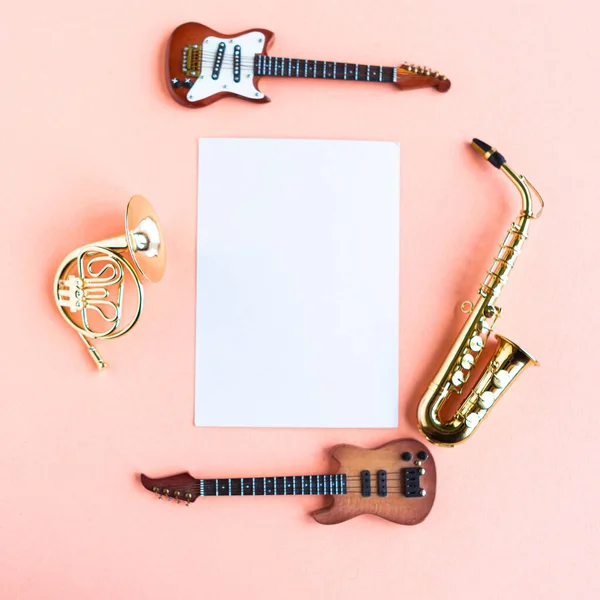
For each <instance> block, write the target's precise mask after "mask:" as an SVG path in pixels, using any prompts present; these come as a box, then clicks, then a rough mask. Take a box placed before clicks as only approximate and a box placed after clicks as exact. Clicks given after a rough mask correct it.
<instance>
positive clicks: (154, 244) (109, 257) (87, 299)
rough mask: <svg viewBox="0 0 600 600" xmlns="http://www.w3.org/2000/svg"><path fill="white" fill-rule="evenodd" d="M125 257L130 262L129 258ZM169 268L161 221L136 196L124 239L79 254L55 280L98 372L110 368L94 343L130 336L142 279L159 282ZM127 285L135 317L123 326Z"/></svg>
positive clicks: (60, 303) (64, 311) (60, 301)
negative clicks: (167, 267)
mask: <svg viewBox="0 0 600 600" xmlns="http://www.w3.org/2000/svg"><path fill="white" fill-rule="evenodd" d="M126 251H128V252H129V255H130V258H131V260H128V259H127V258H126V257H125V256H124V254H123V253H124V252H126ZM165 267H166V252H165V242H164V239H163V235H162V231H161V228H160V224H159V222H158V216H157V215H156V213H155V212H154V209H153V208H152V206H151V204H150V202H148V200H146V199H145V198H143V197H142V196H134V197H133V198H131V200H130V201H129V203H128V205H127V210H126V211H125V235H123V236H121V237H116V238H112V239H108V240H103V241H101V242H94V243H92V244H88V245H85V246H82V247H81V248H77V249H76V250H73V252H71V253H69V254H68V255H67V256H66V257H65V258H64V260H63V261H62V263H61V265H60V267H59V268H58V270H57V272H56V277H55V278H54V300H55V302H56V306H57V307H58V309H59V311H60V314H61V315H62V316H63V318H64V319H65V321H66V322H67V323H68V324H69V325H70V326H71V327H72V328H73V329H74V330H75V331H76V332H77V333H78V335H79V337H80V338H81V340H82V341H83V343H84V344H85V345H86V347H87V349H88V352H89V353H90V355H91V357H92V359H93V360H94V362H95V363H96V366H97V367H98V369H99V370H102V369H105V368H106V367H107V366H108V365H107V364H106V362H104V359H103V358H102V357H101V356H100V353H99V352H98V350H97V349H96V347H95V346H94V345H93V344H92V342H91V340H94V339H105V340H110V339H113V338H117V337H120V336H121V335H123V334H125V333H127V332H128V331H129V330H130V329H131V328H132V327H133V326H134V325H135V324H136V323H137V321H138V319H139V317H140V315H141V313H142V306H143V299H144V294H143V288H142V284H141V281H140V276H141V277H144V278H146V279H148V280H149V281H153V282H157V281H160V279H161V278H162V276H163V274H164V272H165ZM138 272H139V274H138ZM127 280H130V283H129V285H133V288H134V289H135V298H134V299H133V300H132V302H131V308H132V312H133V314H132V316H131V318H130V319H129V320H126V321H125V323H124V322H123V320H124V315H123V308H124V302H125V299H124V296H125V287H126V281H127Z"/></svg>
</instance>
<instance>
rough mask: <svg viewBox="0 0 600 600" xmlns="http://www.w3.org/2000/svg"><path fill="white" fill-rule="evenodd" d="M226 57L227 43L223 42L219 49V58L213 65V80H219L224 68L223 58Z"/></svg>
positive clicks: (217, 57)
mask: <svg viewBox="0 0 600 600" xmlns="http://www.w3.org/2000/svg"><path fill="white" fill-rule="evenodd" d="M224 56H225V42H221V43H220V44H219V45H218V47H217V56H216V57H215V64H214V65H213V71H212V78H213V79H219V74H220V73H221V67H222V66H223V57H224Z"/></svg>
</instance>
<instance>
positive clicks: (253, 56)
mask: <svg viewBox="0 0 600 600" xmlns="http://www.w3.org/2000/svg"><path fill="white" fill-rule="evenodd" d="M257 56H264V57H265V58H268V59H270V60H278V61H279V60H286V61H290V60H295V61H302V62H307V63H314V62H315V61H316V62H319V63H323V62H326V63H327V64H329V65H333V64H334V63H335V64H337V65H344V64H347V65H348V66H354V65H359V66H361V67H365V66H370V67H373V68H379V66H380V65H366V64H364V63H355V62H344V61H333V60H327V61H325V60H321V59H315V58H290V57H287V56H271V55H270V54H261V53H258V52H257V53H256V54H242V55H241V56H240V58H241V60H242V61H246V62H252V61H254V60H256V57H257ZM216 57H217V53H216V52H202V53H201V54H200V59H201V60H204V59H215V58H216ZM223 60H230V61H231V62H233V55H231V54H229V53H227V54H224V55H223ZM400 65H402V66H404V65H406V66H410V65H411V63H408V62H407V61H401V62H400ZM382 66H384V65H382ZM396 66H397V65H396ZM384 68H385V66H384ZM390 68H393V67H390ZM422 68H424V69H428V70H429V71H432V70H433V71H435V69H429V68H428V67H422Z"/></svg>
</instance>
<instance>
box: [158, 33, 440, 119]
mask: <svg viewBox="0 0 600 600" xmlns="http://www.w3.org/2000/svg"><path fill="white" fill-rule="evenodd" d="M273 40H274V34H273V32H271V31H269V30H267V29H259V28H257V29H248V30H246V31H241V32H239V33H232V34H223V33H219V32H218V31H215V30H214V29H211V28H210V27H207V26H206V25H201V24H200V23H185V24H183V25H180V26H179V27H178V28H177V29H176V30H175V31H174V32H173V34H172V35H171V37H170V39H169V43H168V46H167V69H166V75H167V84H168V87H169V91H170V93H171V96H172V97H173V98H174V99H175V100H176V101H177V102H178V103H179V104H181V105H183V106H186V107H189V108H200V107H202V106H207V105H209V104H212V103H213V102H216V101H217V100H221V99H222V98H226V97H237V98H242V99H244V100H248V101H250V102H258V103H262V102H269V98H267V96H265V95H264V94H263V93H262V92H261V91H260V90H259V89H258V85H257V84H258V79H259V78H260V77H265V76H270V77H292V78H303V79H337V80H346V81H371V82H378V83H392V84H394V85H395V86H396V87H398V88H400V89H404V90H408V89H416V88H423V87H433V88H436V89H437V90H438V91H441V92H445V91H447V90H448V89H449V88H450V81H449V80H448V79H447V78H446V77H445V76H444V75H440V74H439V73H438V72H434V71H433V70H431V69H427V68H423V67H418V66H415V65H409V64H402V65H400V66H397V67H384V66H376V65H363V64H354V63H341V62H332V61H322V60H308V59H299V58H279V57H274V56H269V55H268V54H267V50H268V49H269V47H270V46H271V44H272V43H273Z"/></svg>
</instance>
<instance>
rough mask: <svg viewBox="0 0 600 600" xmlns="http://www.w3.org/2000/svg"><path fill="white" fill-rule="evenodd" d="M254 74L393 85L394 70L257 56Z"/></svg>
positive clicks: (394, 78)
mask: <svg viewBox="0 0 600 600" xmlns="http://www.w3.org/2000/svg"><path fill="white" fill-rule="evenodd" d="M254 74H255V75H271V76H273V77H305V78H308V79H342V80H349V81H380V82H386V83H391V82H393V81H396V68H395V67H383V66H378V65H359V64H354V63H339V62H327V61H324V60H304V59H301V58H279V57H276V56H266V55H264V54H257V55H256V56H255V57H254Z"/></svg>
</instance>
